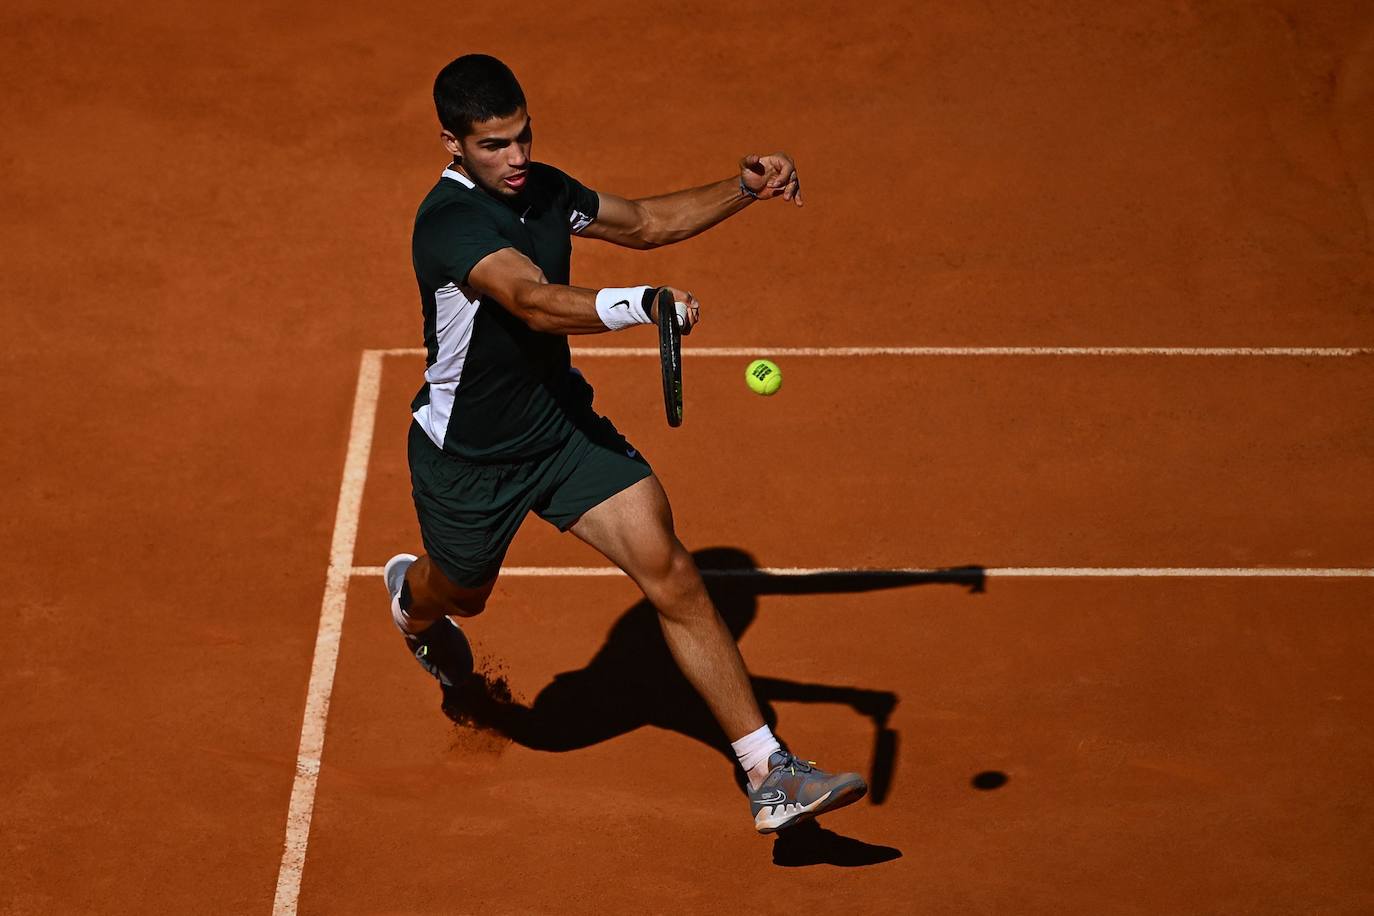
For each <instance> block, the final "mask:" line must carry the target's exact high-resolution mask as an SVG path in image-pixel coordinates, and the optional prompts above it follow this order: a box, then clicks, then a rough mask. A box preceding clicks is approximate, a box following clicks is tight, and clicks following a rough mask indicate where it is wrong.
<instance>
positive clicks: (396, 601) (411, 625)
mask: <svg viewBox="0 0 1374 916" xmlns="http://www.w3.org/2000/svg"><path fill="white" fill-rule="evenodd" d="M391 619H392V621H394V622H395V624H396V629H398V630H400V631H401V632H402V633H403V634H405V635H406V636H414V635H415V634H416V633H423V632H424V631H425V630H427V629H429V626H430V624H432V623H434V621H433V620H416V619H415V618H413V617H411V616H410V615H409V614H407V613H406V612H405V611H403V610H401V598H400V596H399V595H398V596H396V597H395V598H392V599H391Z"/></svg>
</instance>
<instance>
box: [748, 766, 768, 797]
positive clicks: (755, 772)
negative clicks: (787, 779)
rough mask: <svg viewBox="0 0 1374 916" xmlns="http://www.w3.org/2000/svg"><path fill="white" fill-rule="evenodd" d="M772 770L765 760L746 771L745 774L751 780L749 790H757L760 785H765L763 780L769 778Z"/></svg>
mask: <svg viewBox="0 0 1374 916" xmlns="http://www.w3.org/2000/svg"><path fill="white" fill-rule="evenodd" d="M770 772H772V771H771V770H770V769H769V768H768V761H766V760H765V761H764V762H763V763H761V764H759V765H758V766H756V767H754V768H753V769H752V770H749V771H748V772H747V773H745V774H744V775H745V776H746V777H747V778H748V780H749V791H750V792H757V791H758V788H759V786H761V785H763V781H764V780H765V779H767V778H768V774H769V773H770Z"/></svg>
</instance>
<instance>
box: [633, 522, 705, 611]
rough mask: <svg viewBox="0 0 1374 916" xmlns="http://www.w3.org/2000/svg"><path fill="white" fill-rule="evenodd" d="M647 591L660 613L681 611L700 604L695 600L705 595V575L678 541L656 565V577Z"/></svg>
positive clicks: (674, 542)
mask: <svg viewBox="0 0 1374 916" xmlns="http://www.w3.org/2000/svg"><path fill="white" fill-rule="evenodd" d="M644 591H645V594H646V595H647V596H648V597H649V599H650V600H651V601H653V602H654V604H655V605H657V606H658V608H659V609H660V610H667V609H672V610H677V609H679V608H682V607H684V606H691V605H693V604H695V603H696V602H694V601H692V600H691V599H693V598H695V597H696V596H697V594H698V593H699V592H701V591H702V586H701V573H699V572H698V571H697V564H696V561H695V560H693V559H692V555H691V554H690V553H688V552H687V548H685V547H683V546H682V545H681V544H680V543H678V542H677V540H676V539H674V540H673V543H672V545H671V547H670V548H669V549H668V551H667V552H666V555H665V556H664V557H663V558H662V560H661V561H660V562H659V563H656V564H655V568H654V575H653V576H652V578H651V580H650V581H648V582H646V583H645V589H644Z"/></svg>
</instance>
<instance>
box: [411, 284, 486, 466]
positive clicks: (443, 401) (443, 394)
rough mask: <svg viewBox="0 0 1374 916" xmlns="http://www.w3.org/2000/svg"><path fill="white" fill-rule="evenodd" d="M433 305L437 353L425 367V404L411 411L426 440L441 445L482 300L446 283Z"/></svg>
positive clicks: (436, 294)
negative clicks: (427, 383)
mask: <svg viewBox="0 0 1374 916" xmlns="http://www.w3.org/2000/svg"><path fill="white" fill-rule="evenodd" d="M434 305H435V315H434V328H435V336H436V337H437V338H438V339H439V352H438V354H437V355H436V356H435V358H434V365H432V366H430V367H429V368H428V369H426V370H425V381H427V382H429V403H428V404H426V405H425V406H423V407H421V408H420V409H419V410H417V411H415V419H416V421H418V422H419V424H420V426H421V427H423V428H424V431H425V433H426V434H427V435H428V436H429V438H430V441H432V442H433V443H434V444H435V445H437V446H439V447H440V448H443V447H444V436H445V434H446V433H447V432H448V424H449V420H450V419H451V418H452V416H453V399H454V397H455V393H456V392H457V390H458V385H459V383H460V382H462V380H463V364H464V363H465V362H467V356H468V347H469V346H471V344H472V326H473V325H474V324H475V323H476V321H477V310H478V309H479V308H481V305H482V300H481V299H469V298H468V297H467V295H466V294H465V293H464V292H463V291H462V290H461V289H460V288H459V287H457V286H455V285H453V284H452V283H450V284H448V285H447V286H445V287H444V288H442V289H440V290H438V291H437V292H436V293H435V294H434Z"/></svg>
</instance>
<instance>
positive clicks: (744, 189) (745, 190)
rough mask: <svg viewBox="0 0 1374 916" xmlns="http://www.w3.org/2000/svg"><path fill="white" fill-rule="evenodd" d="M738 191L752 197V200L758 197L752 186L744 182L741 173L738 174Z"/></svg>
mask: <svg viewBox="0 0 1374 916" xmlns="http://www.w3.org/2000/svg"><path fill="white" fill-rule="evenodd" d="M739 192H740V193H741V194H743V195H744V196H745V197H752V198H754V200H758V199H759V195H758V194H757V193H756V192H755V191H754V190H753V189H752V188H750V187H749V185H747V184H745V183H744V176H743V175H741V176H739Z"/></svg>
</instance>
